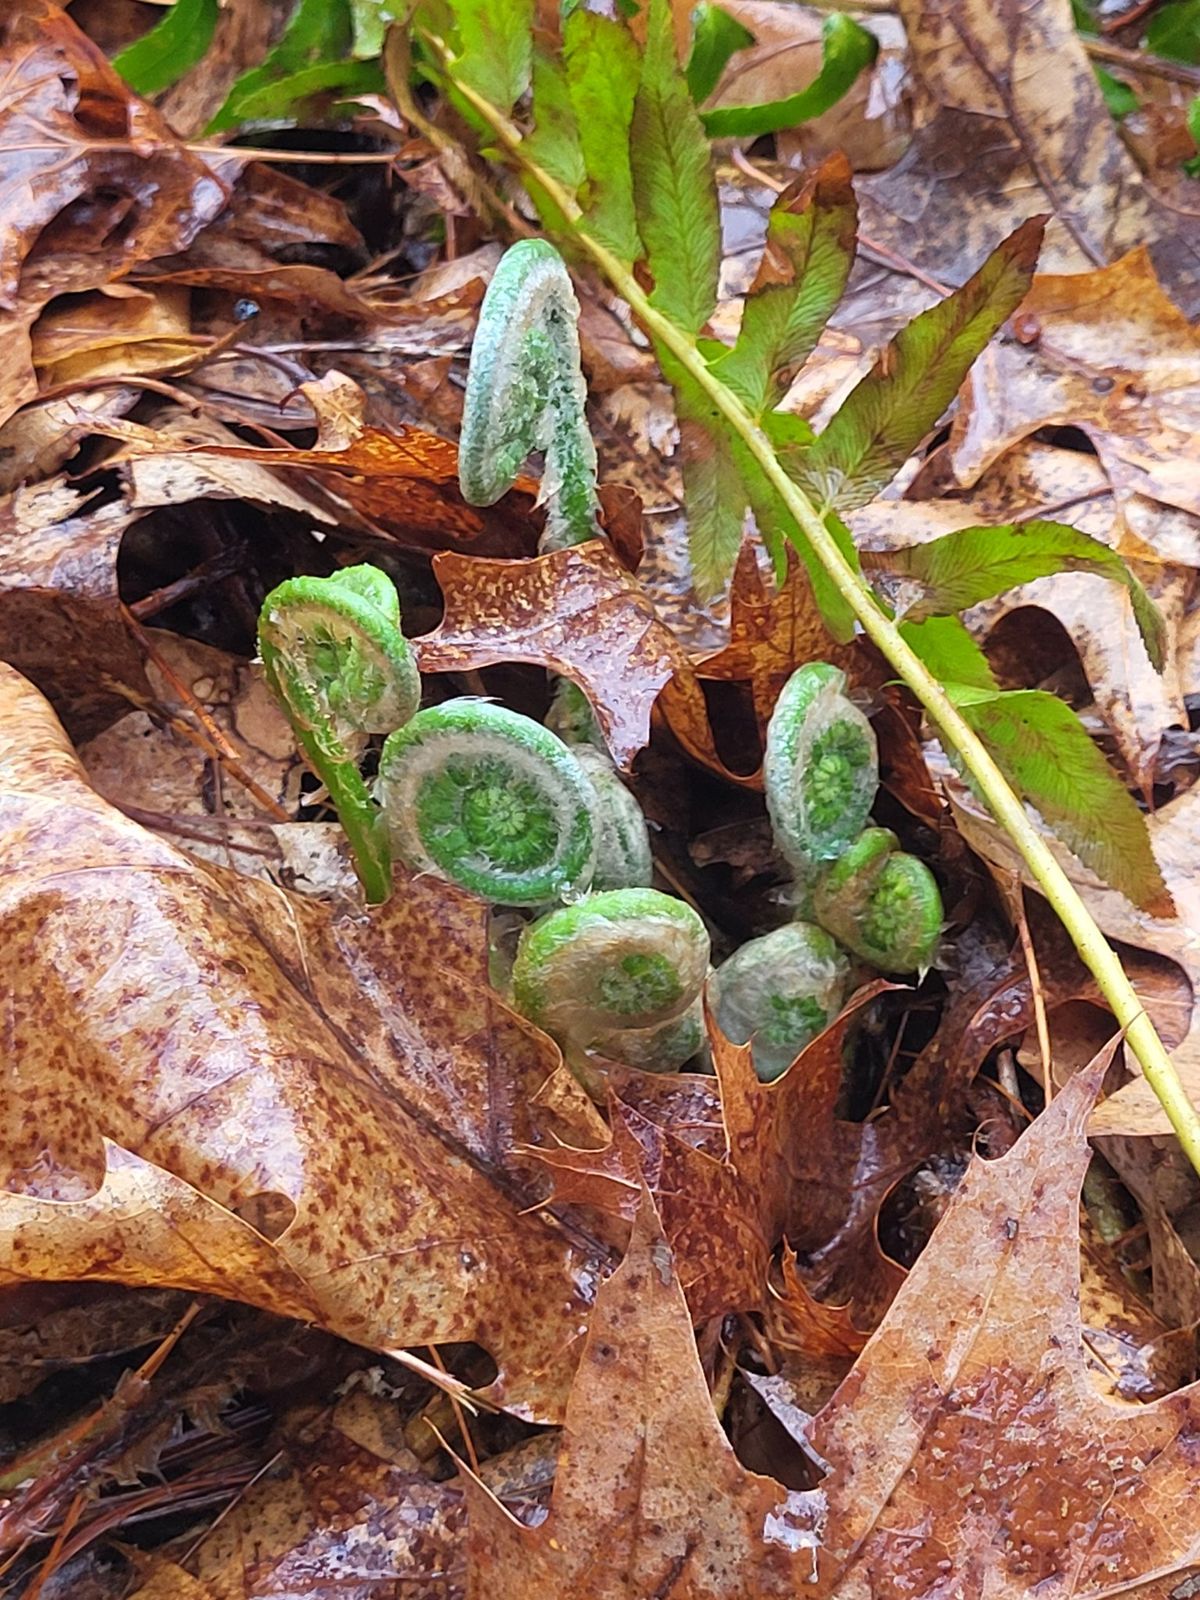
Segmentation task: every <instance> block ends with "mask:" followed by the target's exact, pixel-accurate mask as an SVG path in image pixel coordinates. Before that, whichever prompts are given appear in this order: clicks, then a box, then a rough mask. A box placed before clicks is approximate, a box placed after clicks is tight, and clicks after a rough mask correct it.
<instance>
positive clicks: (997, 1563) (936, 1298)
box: [811, 1060, 1200, 1600]
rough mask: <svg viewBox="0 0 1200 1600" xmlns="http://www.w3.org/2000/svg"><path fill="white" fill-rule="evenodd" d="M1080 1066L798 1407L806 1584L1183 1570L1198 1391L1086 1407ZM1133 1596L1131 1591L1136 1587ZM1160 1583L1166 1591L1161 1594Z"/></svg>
mask: <svg viewBox="0 0 1200 1600" xmlns="http://www.w3.org/2000/svg"><path fill="white" fill-rule="evenodd" d="M1106 1065H1107V1062H1106V1061H1105V1060H1101V1061H1100V1062H1099V1063H1098V1064H1097V1065H1096V1066H1095V1067H1094V1068H1093V1069H1091V1070H1089V1071H1087V1072H1084V1073H1080V1074H1079V1075H1078V1076H1077V1077H1076V1078H1075V1079H1073V1080H1072V1082H1071V1083H1070V1084H1069V1085H1068V1087H1067V1088H1066V1090H1064V1092H1063V1093H1062V1094H1061V1095H1059V1096H1058V1098H1057V1099H1056V1100H1055V1102H1054V1104H1053V1106H1051V1107H1050V1108H1049V1109H1048V1110H1047V1111H1045V1112H1043V1113H1042V1115H1041V1116H1040V1117H1039V1118H1038V1119H1037V1121H1036V1122H1035V1123H1034V1124H1033V1126H1032V1127H1031V1128H1030V1129H1029V1131H1028V1132H1027V1133H1026V1134H1024V1135H1023V1137H1022V1138H1021V1139H1020V1141H1019V1142H1018V1143H1017V1144H1016V1145H1015V1146H1014V1148H1013V1149H1012V1150H1011V1151H1010V1152H1009V1154H1008V1155H1007V1156H1005V1157H1003V1158H1002V1159H1001V1160H998V1161H994V1162H983V1161H980V1160H978V1159H976V1160H975V1161H974V1162H973V1163H972V1166H971V1168H970V1170H969V1172H968V1174H967V1176H966V1178H965V1179H964V1181H963V1183H962V1185H961V1186H960V1188H959V1190H958V1192H957V1193H956V1194H955V1196H954V1197H953V1199H952V1200H951V1202H950V1205H949V1209H948V1210H947V1212H946V1214H945V1216H944V1217H943V1218H942V1221H941V1222H940V1223H939V1225H938V1228H937V1231H936V1232H935V1234H934V1236H933V1239H932V1241H931V1242H930V1244H929V1246H928V1247H927V1248H926V1250H925V1252H924V1254H923V1255H922V1256H921V1257H920V1259H919V1260H918V1262H917V1264H916V1266H915V1267H914V1268H913V1270H912V1272H911V1273H910V1274H909V1277H908V1279H907V1281H906V1283H905V1284H904V1286H903V1287H902V1288H901V1290H900V1292H899V1294H898V1295H897V1297H896V1300H895V1302H894V1303H893V1305H892V1308H891V1311H890V1312H889V1313H888V1316H887V1317H886V1319H885V1321H884V1323H883V1325H882V1326H881V1327H880V1328H879V1329H878V1331H877V1332H876V1333H875V1334H874V1335H873V1337H872V1339H871V1341H870V1343H869V1344H868V1345H867V1347H866V1349H865V1350H864V1351H863V1353H862V1355H861V1356H860V1357H859V1359H858V1362H857V1363H856V1365H855V1368H854V1370H853V1372H852V1373H851V1374H850V1376H849V1377H848V1378H847V1379H846V1381H845V1383H843V1385H842V1387H841V1388H840V1389H839V1390H838V1392H837V1394H836V1395H835V1396H834V1397H833V1399H832V1400H831V1401H830V1403H829V1404H828V1405H827V1406H826V1407H825V1409H824V1410H823V1411H822V1412H821V1413H820V1414H819V1416H818V1417H817V1418H816V1420H815V1423H814V1425H813V1428H812V1430H811V1440H812V1444H813V1447H814V1448H815V1449H816V1451H817V1452H818V1453H819V1455H821V1456H822V1457H823V1458H824V1459H825V1460H826V1461H827V1462H828V1463H829V1464H830V1468H831V1471H830V1473H829V1476H828V1477H827V1478H826V1479H825V1482H824V1485H823V1487H824V1489H825V1492H826V1494H827V1495H828V1499H829V1519H828V1523H827V1526H826V1532H825V1538H824V1541H823V1544H822V1547H821V1551H820V1584H819V1592H820V1593H830V1592H833V1591H836V1593H837V1594H838V1595H842V1596H850V1595H864V1596H865V1595H868V1594H869V1595H870V1596H872V1597H873V1600H886V1597H887V1596H897V1597H899V1596H901V1595H905V1596H908V1595H912V1594H913V1593H923V1594H933V1593H938V1592H940V1591H941V1590H942V1589H943V1588H944V1585H945V1582H946V1576H947V1574H948V1573H953V1574H954V1578H955V1582H956V1583H957V1584H958V1585H959V1586H960V1587H961V1592H962V1593H964V1594H968V1593H969V1594H987V1595H989V1596H996V1597H997V1600H1002V1597H1008V1596H1011V1597H1013V1600H1016V1597H1018V1596H1019V1597H1026V1596H1028V1595H1029V1594H1031V1593H1034V1592H1036V1593H1037V1594H1039V1595H1044V1596H1055V1595H1062V1596H1064V1597H1065V1596H1067V1595H1070V1596H1091V1595H1096V1596H1099V1595H1102V1594H1103V1595H1112V1594H1116V1593H1118V1592H1121V1593H1125V1592H1128V1590H1129V1589H1132V1588H1134V1587H1135V1586H1136V1585H1138V1584H1139V1583H1145V1582H1147V1580H1149V1579H1152V1578H1155V1579H1158V1580H1159V1582H1158V1583H1156V1584H1154V1585H1153V1587H1152V1589H1151V1590H1148V1591H1146V1592H1147V1593H1151V1592H1152V1593H1154V1594H1155V1595H1165V1594H1166V1592H1167V1590H1168V1588H1172V1582H1173V1581H1174V1580H1178V1578H1180V1577H1181V1576H1182V1575H1183V1574H1184V1573H1185V1572H1187V1571H1188V1570H1189V1569H1191V1568H1193V1567H1195V1566H1196V1565H1197V1564H1198V1563H1200V1532H1198V1531H1197V1524H1196V1519H1195V1516H1194V1514H1193V1507H1194V1496H1195V1484H1196V1470H1197V1450H1198V1445H1197V1440H1198V1439H1200V1385H1196V1384H1193V1385H1192V1386H1191V1388H1189V1389H1184V1390H1181V1391H1180V1392H1178V1393H1176V1394H1171V1395H1167V1396H1165V1397H1164V1398H1162V1399H1159V1400H1156V1401H1154V1402H1153V1403H1152V1404H1149V1405H1142V1406H1130V1405H1128V1404H1124V1403H1119V1402H1114V1401H1112V1400H1108V1399H1105V1398H1104V1397H1102V1396H1101V1395H1100V1394H1098V1393H1097V1392H1096V1391H1095V1389H1094V1388H1093V1387H1092V1385H1091V1384H1090V1382H1089V1381H1088V1379H1087V1377H1086V1375H1085V1371H1084V1359H1083V1350H1082V1345H1081V1335H1080V1321H1079V1299H1078V1259H1079V1221H1078V1196H1079V1187H1080V1184H1081V1182H1082V1179H1083V1173H1084V1169H1085V1167H1086V1165H1087V1162H1088V1160H1089V1155H1090V1152H1089V1150H1088V1145H1087V1140H1086V1138H1085V1136H1084V1124H1085V1123H1086V1121H1087V1117H1088V1113H1089V1111H1090V1109H1091V1103H1092V1100H1093V1098H1094V1096H1095V1094H1096V1091H1097V1089H1098V1087H1099V1083H1100V1079H1101V1077H1102V1075H1103V1072H1104V1069H1105V1067H1106ZM1139 1592H1141V1591H1139ZM1173 1592H1176V1593H1178V1592H1179V1591H1177V1590H1173Z"/></svg>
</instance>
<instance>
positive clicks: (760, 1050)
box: [709, 922, 850, 1083]
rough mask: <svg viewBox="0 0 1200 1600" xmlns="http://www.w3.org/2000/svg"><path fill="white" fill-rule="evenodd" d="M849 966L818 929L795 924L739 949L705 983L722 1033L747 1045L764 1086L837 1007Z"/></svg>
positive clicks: (787, 1063)
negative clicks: (707, 985) (707, 982)
mask: <svg viewBox="0 0 1200 1600" xmlns="http://www.w3.org/2000/svg"><path fill="white" fill-rule="evenodd" d="M849 977H850V966H849V963H848V962H847V960H846V958H845V956H844V955H843V954H842V952H841V951H840V950H839V949H838V947H837V945H836V943H835V942H834V940H833V939H832V938H830V936H829V934H828V933H826V932H825V931H824V929H822V928H815V927H813V926H812V924H811V923H808V922H793V923H791V924H789V926H787V927H786V928H777V929H776V930H775V932H774V933H766V934H763V936H762V937H761V938H759V939H751V940H750V941H749V943H748V944H744V945H742V947H741V949H740V950H736V951H735V952H734V953H733V955H731V956H730V957H729V959H728V960H727V961H724V962H722V963H721V965H720V966H719V967H718V968H717V970H716V972H715V973H714V974H713V976H712V979H711V980H710V983H709V1000H710V1003H711V1005H712V1008H713V1015H714V1016H715V1017H716V1020H717V1023H718V1025H719V1027H720V1029H721V1032H722V1033H723V1034H724V1035H725V1037H726V1038H727V1039H730V1040H732V1041H733V1043H734V1044H749V1045H751V1047H752V1054H753V1061H754V1070H755V1072H756V1073H757V1074H758V1076H759V1077H760V1078H761V1079H762V1080H763V1082H764V1083H770V1082H771V1081H772V1080H773V1079H775V1078H778V1077H779V1076H780V1075H781V1074H782V1073H784V1072H786V1071H787V1069H788V1067H790V1066H791V1064H792V1062H793V1061H794V1060H795V1059H796V1057H797V1056H798V1055H799V1054H800V1052H801V1050H803V1049H804V1047H805V1045H806V1044H808V1042H809V1040H810V1039H814V1038H815V1037H816V1035H817V1034H818V1033H820V1032H821V1030H822V1029H823V1028H825V1027H826V1026H827V1025H828V1024H829V1023H830V1022H832V1020H833V1018H834V1017H835V1016H836V1015H837V1013H838V1011H839V1010H840V1008H841V1004H842V1001H843V1000H844V998H845V995H846V986H847V983H848V981H849Z"/></svg>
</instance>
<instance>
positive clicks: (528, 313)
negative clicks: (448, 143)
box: [458, 239, 600, 553]
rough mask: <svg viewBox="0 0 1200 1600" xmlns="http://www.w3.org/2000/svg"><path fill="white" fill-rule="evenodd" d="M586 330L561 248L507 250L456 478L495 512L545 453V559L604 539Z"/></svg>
mask: <svg viewBox="0 0 1200 1600" xmlns="http://www.w3.org/2000/svg"><path fill="white" fill-rule="evenodd" d="M578 323H579V302H578V300H576V298H575V290H574V289H573V287H572V285H571V278H570V274H569V273H568V272H567V269H566V267H565V266H564V265H563V259H562V257H561V256H560V255H559V253H558V251H557V250H556V249H555V248H554V246H553V245H552V244H548V243H547V242H546V240H544V239H522V240H521V242H520V243H519V244H515V245H513V247H512V248H511V249H510V250H506V251H505V253H504V255H503V256H502V257H501V258H500V264H499V266H498V267H497V268H496V271H495V273H494V275H493V277H492V281H491V283H490V284H489V285H488V289H487V293H486V294H485V295H484V298H483V305H482V306H481V307H480V312H479V324H478V327H477V328H476V330H475V340H474V343H473V344H472V346H471V363H470V367H469V369H468V372H467V392H466V397H465V400H464V403H463V420H462V433H461V436H460V439H459V454H458V481H459V487H460V488H461V490H462V494H463V499H464V500H466V501H468V502H469V503H470V504H471V505H473V506H490V505H493V504H494V503H495V502H496V501H497V500H499V498H500V496H501V495H502V494H504V493H505V492H506V491H507V490H509V489H511V488H512V486H513V484H514V482H515V481H516V477H517V474H518V473H519V472H520V470H521V467H522V465H523V464H524V462H525V459H526V457H527V456H529V455H530V454H532V452H533V451H535V450H540V451H542V452H543V454H544V457H545V469H544V472H543V476H542V499H543V500H544V502H545V505H546V526H545V529H544V531H543V533H542V537H541V542H540V549H541V550H542V551H543V553H544V552H546V551H549V550H562V549H564V548H565V547H566V546H568V545H573V544H582V543H583V542H584V541H585V540H586V539H595V538H598V537H599V535H600V526H599V523H598V521H597V516H598V513H599V510H600V502H599V500H598V499H597V498H596V447H595V445H594V444H593V443H592V435H591V432H590V430H589V429H588V425H587V413H586V410H585V406H586V402H587V388H586V385H585V384H584V380H583V372H582V370H581V368H580V362H579V332H578Z"/></svg>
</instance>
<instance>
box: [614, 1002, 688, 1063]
mask: <svg viewBox="0 0 1200 1600" xmlns="http://www.w3.org/2000/svg"><path fill="white" fill-rule="evenodd" d="M707 1043H708V1038H707V1035H706V1033H705V1031H704V1007H703V1005H702V1003H701V1002H700V1000H699V999H696V1000H694V1001H693V1002H692V1004H691V1005H690V1006H689V1007H688V1008H687V1010H686V1011H685V1012H684V1013H683V1015H682V1016H678V1017H668V1018H667V1020H666V1022H660V1023H659V1024H658V1026H657V1027H656V1028H614V1029H612V1030H611V1031H609V1032H603V1031H602V1032H600V1033H597V1034H595V1035H594V1036H593V1037H592V1039H591V1040H590V1042H589V1043H588V1046H587V1048H588V1051H589V1052H590V1054H592V1055H597V1056H605V1057H607V1059H608V1060H610V1061H621V1062H623V1063H624V1064H625V1065H626V1066H627V1067H640V1068H641V1070H642V1071H643V1072H677V1071H678V1070H679V1068H680V1067H682V1066H683V1065H684V1063H685V1062H688V1061H690V1060H691V1059H692V1057H693V1056H696V1055H699V1053H700V1051H701V1050H703V1049H704V1047H705V1045H706V1044H707Z"/></svg>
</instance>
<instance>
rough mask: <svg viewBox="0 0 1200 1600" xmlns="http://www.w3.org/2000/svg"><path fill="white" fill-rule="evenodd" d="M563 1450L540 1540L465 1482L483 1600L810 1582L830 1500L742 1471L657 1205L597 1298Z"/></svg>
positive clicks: (712, 1599)
mask: <svg viewBox="0 0 1200 1600" xmlns="http://www.w3.org/2000/svg"><path fill="white" fill-rule="evenodd" d="M563 1437H564V1441H565V1442H564V1446H563V1451H562V1454H561V1456H560V1458H559V1465H558V1474H557V1476H556V1478H555V1482H554V1491H553V1494H552V1496H551V1500H550V1514H549V1516H548V1517H547V1518H546V1519H545V1521H544V1522H542V1523H540V1524H539V1525H538V1526H537V1527H536V1528H527V1527H524V1526H522V1524H520V1523H518V1522H516V1521H515V1520H514V1519H513V1518H512V1517H510V1516H509V1515H508V1513H507V1512H506V1511H505V1510H504V1509H503V1507H501V1506H500V1505H499V1504H498V1503H497V1502H496V1501H495V1500H494V1499H493V1498H492V1497H491V1496H490V1495H489V1494H488V1493H487V1491H486V1490H485V1489H484V1487H483V1486H482V1485H481V1484H479V1483H478V1482H477V1481H476V1480H475V1479H474V1478H465V1479H464V1488H465V1490H466V1496H467V1505H468V1510H469V1522H468V1543H467V1549H468V1558H469V1571H470V1579H469V1586H468V1590H467V1594H468V1597H469V1600H493V1597H494V1596H497V1595H503V1596H504V1597H505V1600H535V1597H536V1600H545V1597H546V1596H548V1595H568V1594H577V1595H587V1596H588V1600H646V1596H648V1595H654V1596H657V1597H659V1600H766V1597H768V1596H780V1597H782V1596H785V1595H787V1596H793V1595H796V1594H798V1593H801V1592H803V1590H804V1588H805V1585H806V1583H807V1582H808V1581H809V1580H810V1579H811V1577H812V1575H813V1569H814V1559H815V1558H814V1555H813V1547H814V1545H815V1544H816V1543H817V1541H818V1539H819V1537H820V1525H821V1496H820V1494H819V1492H818V1493H808V1492H798V1491H795V1490H788V1489H785V1488H784V1487H783V1485H782V1484H779V1483H775V1482H774V1481H773V1480H772V1479H770V1478H763V1477H759V1476H758V1475H757V1474H755V1473H751V1472H747V1471H745V1469H744V1468H742V1467H741V1466H740V1465H739V1464H738V1461H737V1458H736V1457H735V1456H734V1453H733V1450H732V1448H731V1446H730V1444H729V1442H728V1440H727V1439H726V1437H725V1435H724V1433H723V1432H722V1429H721V1425H720V1422H719V1421H718V1419H717V1417H716V1415H715V1413H714V1411H713V1408H712V1402H711V1400H710V1399H709V1395H708V1387H707V1385H706V1383H705V1381H704V1373H703V1369H702V1368H701V1366H700V1361H699V1357H698V1356H697V1354H696V1343H695V1339H694V1338H693V1336H692V1324H691V1318H690V1315H689V1312H688V1307H687V1304H686V1302H685V1300H684V1297H683V1292H682V1290H681V1289H680V1286H679V1281H678V1279H677V1278H676V1276H675V1267H674V1262H673V1259H672V1254H671V1250H670V1247H669V1246H668V1244H667V1242H666V1240H665V1239H664V1238H663V1235H662V1232H661V1230H660V1228H659V1226H658V1219H657V1216H656V1214H655V1211H654V1207H653V1204H652V1202H651V1201H650V1199H649V1197H646V1198H645V1199H643V1201H642V1204H641V1205H640V1207H639V1209H638V1213H637V1217H636V1220H635V1223H634V1229H633V1236H632V1238H631V1240H630V1246H629V1251H628V1253H627V1255H626V1257H625V1260H624V1262H623V1263H622V1264H621V1266H620V1267H619V1268H618V1269H617V1271H616V1272H615V1273H614V1274H613V1276H612V1277H611V1278H610V1279H609V1280H608V1281H607V1283H605V1284H604V1285H603V1286H602V1287H601V1289H600V1292H599V1295H598V1297H597V1301H596V1309H595V1312H594V1313H593V1316H592V1321H591V1325H590V1328H589V1332H588V1338H587V1342H586V1344H585V1347H584V1354H583V1360H582V1363H581V1365H580V1369H579V1376H578V1378H577V1380H576V1383H575V1387H574V1389H573V1390H572V1393H571V1400H570V1404H569V1406H568V1409H567V1416H566V1423H565V1427H564V1431H563Z"/></svg>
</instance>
